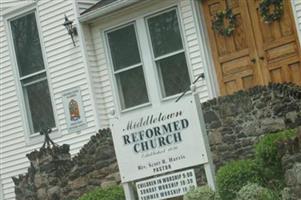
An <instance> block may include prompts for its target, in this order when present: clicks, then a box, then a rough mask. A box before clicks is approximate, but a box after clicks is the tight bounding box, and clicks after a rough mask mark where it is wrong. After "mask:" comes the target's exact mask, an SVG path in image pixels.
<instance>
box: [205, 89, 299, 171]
mask: <svg viewBox="0 0 301 200" xmlns="http://www.w3.org/2000/svg"><path fill="white" fill-rule="evenodd" d="M202 107H203V112H204V118H205V122H206V128H207V131H208V136H209V142H210V146H211V151H212V154H213V160H214V163H215V165H216V166H217V168H218V167H220V166H221V165H223V164H225V163H226V162H228V161H230V160H236V159H244V158H249V157H252V156H253V155H254V144H255V143H256V142H257V141H258V138H259V137H261V136H263V135H264V134H267V133H272V132H276V131H278V130H283V129H287V128H296V127H298V126H300V125H301V88H300V87H299V86H296V85H291V84H270V85H269V86H258V87H255V88H252V89H249V90H247V91H240V92H237V93H235V94H234V95H231V96H225V97H219V98H216V99H213V100H211V101H208V102H206V103H204V104H203V105H202Z"/></svg>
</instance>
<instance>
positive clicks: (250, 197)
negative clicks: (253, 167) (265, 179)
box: [236, 183, 280, 200]
mask: <svg viewBox="0 0 301 200" xmlns="http://www.w3.org/2000/svg"><path fill="white" fill-rule="evenodd" d="M236 200H280V198H279V196H278V195H277V194H276V193H274V192H273V191H271V190H269V189H267V188H264V187H262V186H259V185H258V184H256V183H249V184H247V185H245V186H243V187H242V188H241V189H240V190H239V192H238V193H237V196H236Z"/></svg>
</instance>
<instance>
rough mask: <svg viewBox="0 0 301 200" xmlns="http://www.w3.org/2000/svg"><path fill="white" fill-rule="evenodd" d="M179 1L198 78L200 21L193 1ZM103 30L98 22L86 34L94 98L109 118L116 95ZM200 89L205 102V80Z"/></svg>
mask: <svg viewBox="0 0 301 200" xmlns="http://www.w3.org/2000/svg"><path fill="white" fill-rule="evenodd" d="M177 2H178V5H179V12H180V15H181V24H182V29H183V35H184V41H185V44H186V45H185V46H186V49H187V56H188V60H189V64H190V67H191V71H192V74H193V77H194V79H195V78H196V77H197V76H198V75H199V74H201V73H203V72H204V70H203V67H204V66H203V62H202V58H201V53H200V48H201V47H200V45H199V42H198V39H197V38H198V37H197V30H196V26H195V23H197V22H196V21H195V19H194V18H193V10H192V5H191V3H190V1H189V0H178V1H177ZM156 3H157V4H159V3H160V1H156V2H152V4H156ZM144 8H147V5H145V6H144ZM144 8H143V7H141V8H139V9H141V10H143V9H144ZM137 9H138V8H137ZM158 9H160V6H158ZM133 10H135V9H133ZM141 10H140V11H141ZM140 11H139V12H140ZM133 12H134V11H133ZM128 13H132V11H127V12H124V14H120V15H118V16H119V17H120V16H121V18H122V17H123V16H124V18H126V16H127V14H128ZM142 13H143V12H142ZM107 19H109V18H107ZM104 21H105V20H104ZM120 22H121V23H122V19H121V20H120ZM101 31H102V23H101V22H95V23H94V24H92V25H91V34H90V35H89V34H88V33H89V31H86V32H87V34H88V36H86V43H87V48H88V60H89V69H90V72H91V73H90V74H91V81H92V83H93V90H94V95H95V98H96V104H97V107H98V109H97V110H98V111H102V112H103V113H101V115H105V114H106V113H109V112H110V110H111V109H113V108H114V99H113V93H112V85H111V81H110V71H109V68H110V66H108V63H107V60H106V51H105V46H104V41H103V39H104V38H103V37H102V35H101ZM197 89H198V91H199V92H200V98H201V101H205V100H207V99H208V88H207V86H206V84H205V82H204V81H199V82H198V83H197ZM98 114H100V113H98ZM103 117H105V118H104V122H107V123H108V115H107V116H103ZM104 125H106V124H104Z"/></svg>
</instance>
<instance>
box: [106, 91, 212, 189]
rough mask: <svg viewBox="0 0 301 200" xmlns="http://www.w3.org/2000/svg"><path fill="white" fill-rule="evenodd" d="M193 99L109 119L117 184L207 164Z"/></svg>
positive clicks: (189, 98) (196, 109) (184, 99)
mask: <svg viewBox="0 0 301 200" xmlns="http://www.w3.org/2000/svg"><path fill="white" fill-rule="evenodd" d="M199 120H200V119H199V115H198V108H197V106H196V103H195V98H194V97H193V96H192V95H191V96H186V97H185V98H183V99H181V101H179V102H177V103H169V104H167V105H161V106H159V107H156V108H152V107H151V106H150V107H149V108H146V109H144V110H143V112H142V111H140V112H136V113H129V114H124V115H121V117H120V118H119V119H112V121H111V122H112V123H111V129H112V134H113V141H114V147H115V152H116V156H117V161H118V165H119V170H120V174H121V181H122V182H123V183H124V182H130V181H133V180H137V179H142V178H145V177H149V176H154V175H158V174H162V173H166V172H170V171H174V170H179V169H182V168H187V167H191V166H195V165H200V164H204V163H207V162H208V157H207V153H206V147H205V144H204V139H203V135H202V129H201V125H200V121H199Z"/></svg>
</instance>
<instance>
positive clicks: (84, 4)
mask: <svg viewBox="0 0 301 200" xmlns="http://www.w3.org/2000/svg"><path fill="white" fill-rule="evenodd" d="M97 2H99V0H77V4H78V13H79V14H81V13H82V12H84V11H85V10H86V9H88V8H90V7H91V6H93V5H94V4H96V3H97Z"/></svg>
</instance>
